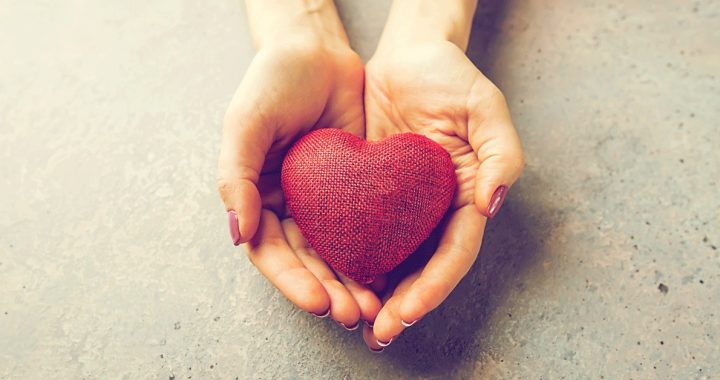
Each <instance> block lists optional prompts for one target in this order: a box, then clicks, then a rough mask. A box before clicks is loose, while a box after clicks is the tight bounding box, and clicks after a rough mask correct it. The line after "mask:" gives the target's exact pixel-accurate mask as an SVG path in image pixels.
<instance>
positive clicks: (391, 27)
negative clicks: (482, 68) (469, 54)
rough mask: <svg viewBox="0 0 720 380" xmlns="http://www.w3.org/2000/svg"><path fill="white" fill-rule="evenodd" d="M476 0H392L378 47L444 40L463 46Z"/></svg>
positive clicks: (466, 38) (465, 43) (465, 45)
mask: <svg viewBox="0 0 720 380" xmlns="http://www.w3.org/2000/svg"><path fill="white" fill-rule="evenodd" d="M476 6H477V0H395V1H393V4H392V7H391V8H390V14H389V16H388V21H387V23H386V25H385V30H384V31H383V35H382V38H381V39H380V43H379V46H378V50H382V49H390V50H391V49H393V46H398V45H403V44H407V43H415V42H431V41H437V40H446V41H450V42H452V43H454V44H455V45H457V46H458V47H459V48H460V49H462V50H465V49H467V44H468V39H469V38H470V29H471V28H472V19H473V15H474V14H475V7H476Z"/></svg>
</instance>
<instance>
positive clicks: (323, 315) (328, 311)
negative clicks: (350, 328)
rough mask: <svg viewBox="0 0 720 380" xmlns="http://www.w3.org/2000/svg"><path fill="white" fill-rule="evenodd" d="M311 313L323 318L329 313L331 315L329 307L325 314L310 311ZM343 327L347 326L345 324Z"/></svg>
mask: <svg viewBox="0 0 720 380" xmlns="http://www.w3.org/2000/svg"><path fill="white" fill-rule="evenodd" d="M310 314H312V315H314V316H316V317H318V318H321V319H322V318H325V317H327V316H328V315H330V308H328V309H327V311H325V314H322V315H320V314H315V313H310ZM343 327H345V326H343Z"/></svg>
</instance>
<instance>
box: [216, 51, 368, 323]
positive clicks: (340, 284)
mask: <svg viewBox="0 0 720 380" xmlns="http://www.w3.org/2000/svg"><path fill="white" fill-rule="evenodd" d="M291 40H292V38H290V37H288V41H287V42H284V43H283V44H280V45H271V46H263V47H262V48H261V49H260V50H259V52H258V53H257V55H256V56H255V58H254V59H253V61H252V62H251V64H250V66H249V68H248V70H247V72H246V74H245V77H244V78H243V80H242V83H241V84H240V86H239V88H238V89H237V92H236V93H235V96H234V97H233V99H232V101H231V103H230V106H229V107H228V109H227V113H226V115H225V121H224V128H223V137H222V147H221V152H220V159H219V164H218V189H219V191H220V195H221V197H222V199H223V202H224V203H225V207H226V209H227V211H228V221H229V224H230V234H231V237H232V240H233V243H234V244H235V245H239V244H242V243H246V244H244V245H245V248H246V252H247V254H248V257H249V258H250V260H251V262H252V263H253V264H254V265H255V266H256V267H257V268H258V270H259V271H260V272H261V273H262V274H263V275H264V276H265V277H267V278H268V280H270V282H271V283H272V284H273V285H275V286H276V287H277V288H278V289H279V290H280V291H281V292H282V293H283V294H284V295H285V296H286V297H287V298H288V299H289V300H290V301H291V302H293V303H294V304H295V305H297V306H298V307H299V308H301V309H303V310H305V311H307V312H310V313H313V314H315V315H318V316H322V315H327V313H329V314H330V315H331V316H332V318H333V319H335V320H336V321H338V322H339V323H341V324H342V325H343V326H345V327H346V328H348V329H352V328H354V327H355V326H357V325H358V322H359V321H360V319H363V320H365V321H369V322H372V321H374V319H375V316H376V315H377V313H378V311H379V309H380V307H381V304H380V301H379V299H378V298H377V296H376V295H375V294H374V293H373V292H372V291H371V290H369V289H367V288H365V287H363V286H360V285H358V284H357V283H355V282H353V281H352V280H349V279H346V278H344V277H342V276H340V275H337V274H336V273H335V272H333V270H332V269H330V268H329V267H328V266H327V264H325V262H324V261H323V260H322V259H321V258H320V257H319V256H318V255H317V253H316V252H315V251H314V250H313V249H312V247H310V246H309V245H308V243H307V241H305V239H304V238H303V236H302V234H301V233H300V231H299V230H298V227H297V225H296V224H295V222H294V221H293V219H292V218H291V217H290V216H289V215H288V212H287V209H286V206H285V201H284V198H283V194H282V189H281V187H280V168H281V165H282V160H283V158H284V157H285V154H286V152H287V150H288V149H289V147H290V146H291V145H292V143H293V142H294V141H295V140H296V139H298V138H299V137H301V136H302V135H304V134H306V133H308V132H310V131H312V130H314V129H317V128H339V129H342V130H345V131H348V132H350V133H353V134H355V135H357V136H360V137H363V134H364V126H365V121H364V113H363V96H362V94H363V70H364V68H363V65H362V62H361V61H360V59H359V57H358V56H357V54H355V53H354V52H353V51H352V50H351V49H350V48H349V47H347V46H343V45H342V44H340V45H332V46H328V45H327V44H319V43H312V42H310V43H308V42H307V41H301V42H293V41H291Z"/></svg>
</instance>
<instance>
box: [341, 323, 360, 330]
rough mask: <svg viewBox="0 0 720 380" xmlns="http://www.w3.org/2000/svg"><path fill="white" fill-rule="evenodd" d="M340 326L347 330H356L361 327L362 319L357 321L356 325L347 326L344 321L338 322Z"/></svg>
mask: <svg viewBox="0 0 720 380" xmlns="http://www.w3.org/2000/svg"><path fill="white" fill-rule="evenodd" d="M338 323H339V324H340V326H342V327H343V328H344V329H345V330H347V331H353V330H356V329H357V328H358V327H360V321H357V322H356V323H355V325H354V326H350V327H347V326H345V324H344V323H342V322H338Z"/></svg>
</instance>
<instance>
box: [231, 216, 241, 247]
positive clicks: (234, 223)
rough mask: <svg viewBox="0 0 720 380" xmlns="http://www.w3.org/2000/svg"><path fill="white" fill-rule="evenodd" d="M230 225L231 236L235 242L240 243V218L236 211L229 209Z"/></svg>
mask: <svg viewBox="0 0 720 380" xmlns="http://www.w3.org/2000/svg"><path fill="white" fill-rule="evenodd" d="M228 226H229V227H230V238H231V239H232V241H233V244H235V245H236V246H237V245H240V229H239V228H238V218H237V214H236V213H235V211H228Z"/></svg>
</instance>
